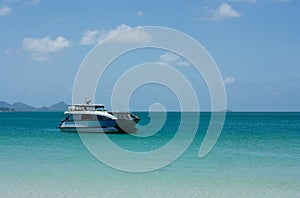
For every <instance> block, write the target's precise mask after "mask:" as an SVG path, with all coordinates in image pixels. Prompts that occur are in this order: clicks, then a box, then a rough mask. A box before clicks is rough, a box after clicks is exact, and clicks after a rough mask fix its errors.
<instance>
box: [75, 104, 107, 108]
mask: <svg viewBox="0 0 300 198" xmlns="http://www.w3.org/2000/svg"><path fill="white" fill-rule="evenodd" d="M71 106H76V107H104V104H73V105H71Z"/></svg>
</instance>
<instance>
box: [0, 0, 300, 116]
mask: <svg viewBox="0 0 300 198" xmlns="http://www.w3.org/2000/svg"><path fill="white" fill-rule="evenodd" d="M299 9H300V2H299V1H296V0H216V1H209V0H203V1H196V0H194V1H193V0H191V1H176V0H173V1H96V0H87V1H82V0H79V1H73V2H72V1H65V2H63V1H57V0H51V1H50V0H48V1H46V0H2V1H1V3H0V25H1V31H0V43H1V45H0V71H1V78H0V90H1V94H0V100H1V101H2V100H3V101H7V102H10V103H13V102H17V101H20V102H25V103H28V104H31V105H34V106H42V105H50V104H53V103H56V102H59V101H62V100H63V101H65V102H67V103H70V102H71V96H72V86H73V81H74V78H75V75H76V72H77V70H78V68H79V66H80V63H81V62H82V60H83V59H84V57H85V56H86V54H87V53H88V52H89V51H90V50H91V49H92V48H93V47H94V45H95V44H96V43H97V42H98V41H99V40H101V39H102V38H104V37H105V36H107V35H110V34H112V33H115V32H117V31H120V30H124V29H130V28H132V27H137V26H149V25H150V26H165V27H170V28H174V29H177V30H179V31H182V32H184V33H186V34H188V35H190V36H191V37H193V38H195V39H196V40H198V41H199V42H200V43H201V44H202V45H203V46H204V47H205V48H206V49H207V50H208V52H209V53H210V54H211V56H212V57H213V58H214V60H215V62H216V63H217V65H218V67H219V69H220V71H221V74H222V76H223V79H224V83H225V87H226V92H227V99H228V100H227V104H228V108H229V109H232V110H241V111H242V110H247V111H248V110H249V111H255V110H259V111H264V110H268V111H269V110H270V111H276V110H280V111H299V110H300V102H299V101H300V92H299V87H300V75H299V73H300V56H299V52H300V36H299V35H300V23H299V18H300V12H299ZM145 54H147V51H145V52H142V53H140V56H139V57H140V58H141V59H143V55H145ZM150 54H151V56H154V55H157V61H162V62H169V63H170V61H172V60H170V58H171V59H172V56H171V57H170V56H167V55H168V54H166V53H165V52H155V53H153V52H151V53H150ZM164 55H165V56H164ZM152 58H153V57H152ZM173 58H174V57H173ZM153 59H155V58H153ZM166 59H167V60H166ZM175 59H176V58H175ZM173 64H175V63H174V62H173ZM180 70H181V71H182V72H184V73H185V75H186V76H187V77H188V78H191V79H193V78H194V76H193V69H189V68H187V67H180ZM113 72H114V71H113ZM200 81H201V80H199V83H200V84H201V83H203V82H200ZM194 82H197V79H196V80H195V81H194ZM204 87H205V86H204ZM105 88H106V89H109V85H107V87H106V86H105V85H104V89H105ZM156 89H160V88H154V87H152V88H149V90H150V91H152V92H155V90H156ZM200 92H201V91H199V93H198V97H200V98H201V97H202V98H206V99H204V100H202V99H201V100H202V101H203V103H204V104H203V106H204V108H205V109H208V108H209V97H208V95H207V91H205V90H204V91H203V93H200ZM142 93H143V90H142V89H141V90H140V93H139V92H138V91H137V93H136V94H135V96H136V97H137V98H138V99H139V102H138V104H137V105H136V106H135V107H136V108H138V109H143V108H145V106H147V105H149V104H150V103H151V102H152V100H153V101H154V98H152V99H151V97H150V96H149V95H143V94H142ZM202 94H203V95H202ZM170 95H172V94H170ZM101 100H102V101H97V102H103V103H107V102H109V99H108V98H103V99H101ZM162 100H163V101H165V102H167V101H168V99H167V98H165V99H164V98H162ZM154 102H155V101H154ZM175 103H176V102H175ZM167 105H168V104H167ZM171 106H172V105H171ZM170 108H172V107H170Z"/></svg>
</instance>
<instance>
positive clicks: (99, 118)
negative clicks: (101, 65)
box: [97, 115, 111, 120]
mask: <svg viewBox="0 0 300 198" xmlns="http://www.w3.org/2000/svg"><path fill="white" fill-rule="evenodd" d="M97 118H98V120H111V118H109V117H106V116H101V115H98V116H97Z"/></svg>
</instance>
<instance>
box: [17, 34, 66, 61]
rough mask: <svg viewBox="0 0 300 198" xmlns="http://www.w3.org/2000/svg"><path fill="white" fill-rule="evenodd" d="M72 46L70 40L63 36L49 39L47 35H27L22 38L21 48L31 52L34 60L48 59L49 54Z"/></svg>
mask: <svg viewBox="0 0 300 198" xmlns="http://www.w3.org/2000/svg"><path fill="white" fill-rule="evenodd" d="M71 46H72V42H71V41H70V40H68V39H66V38H64V37H61V36H59V37H57V38H56V39H51V38H50V37H49V36H47V37H44V38H32V37H27V38H24V39H23V48H24V49H25V50H27V51H28V52H30V53H31V54H32V57H33V59H34V60H37V61H45V60H48V58H49V55H50V54H52V53H56V52H59V51H61V50H62V49H64V48H68V47H71Z"/></svg>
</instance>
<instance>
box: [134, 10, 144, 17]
mask: <svg viewBox="0 0 300 198" xmlns="http://www.w3.org/2000/svg"><path fill="white" fill-rule="evenodd" d="M136 16H137V17H144V16H145V15H144V12H143V11H141V10H139V11H137V12H136Z"/></svg>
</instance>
